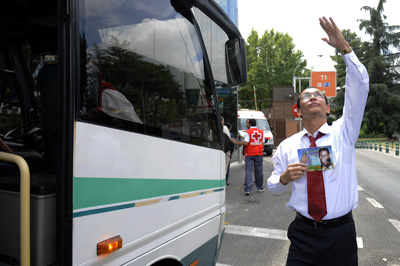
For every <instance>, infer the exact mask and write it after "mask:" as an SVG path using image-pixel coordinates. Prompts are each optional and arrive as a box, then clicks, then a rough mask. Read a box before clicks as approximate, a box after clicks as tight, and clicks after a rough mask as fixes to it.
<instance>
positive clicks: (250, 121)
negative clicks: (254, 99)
mask: <svg viewBox="0 0 400 266" xmlns="http://www.w3.org/2000/svg"><path fill="white" fill-rule="evenodd" d="M249 124H250V126H252V127H255V126H256V125H257V121H256V120H255V119H254V118H250V119H249Z"/></svg>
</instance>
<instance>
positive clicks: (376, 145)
mask: <svg viewBox="0 0 400 266" xmlns="http://www.w3.org/2000/svg"><path fill="white" fill-rule="evenodd" d="M356 149H369V150H376V151H378V150H379V151H380V152H382V150H383V149H382V141H376V140H374V141H372V140H365V141H357V142H356ZM389 150H394V152H395V155H396V156H399V142H396V148H395V149H393V148H392V149H389V141H385V152H386V153H389Z"/></svg>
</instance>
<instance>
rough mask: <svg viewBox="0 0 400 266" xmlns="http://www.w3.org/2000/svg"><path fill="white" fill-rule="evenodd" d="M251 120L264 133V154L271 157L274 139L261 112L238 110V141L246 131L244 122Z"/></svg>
mask: <svg viewBox="0 0 400 266" xmlns="http://www.w3.org/2000/svg"><path fill="white" fill-rule="evenodd" d="M251 118H254V119H255V120H256V121H257V127H258V128H259V129H261V130H262V131H264V137H265V143H264V152H265V153H266V154H267V155H272V149H273V148H274V137H273V136H272V132H271V129H270V127H269V124H268V121H267V118H266V117H265V115H264V113H263V112H261V111H257V110H249V109H239V110H238V131H239V137H240V139H241V140H242V139H244V136H245V131H246V130H247V127H246V120H247V119H251Z"/></svg>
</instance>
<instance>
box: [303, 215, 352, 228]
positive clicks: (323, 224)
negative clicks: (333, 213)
mask: <svg viewBox="0 0 400 266" xmlns="http://www.w3.org/2000/svg"><path fill="white" fill-rule="evenodd" d="M296 219H298V220H300V221H302V222H304V223H305V224H308V225H311V226H314V227H315V228H316V229H328V228H333V227H337V226H340V225H343V224H346V223H348V222H350V221H352V220H353V214H352V212H351V211H350V212H349V213H348V214H345V215H343V216H341V217H338V218H335V219H330V220H322V221H320V222H317V221H315V220H312V219H309V218H307V217H304V216H303V215H301V214H300V213H298V212H296Z"/></svg>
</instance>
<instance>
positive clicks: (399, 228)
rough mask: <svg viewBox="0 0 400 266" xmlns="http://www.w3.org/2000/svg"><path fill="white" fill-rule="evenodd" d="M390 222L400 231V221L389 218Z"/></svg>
mask: <svg viewBox="0 0 400 266" xmlns="http://www.w3.org/2000/svg"><path fill="white" fill-rule="evenodd" d="M389 222H390V223H391V224H393V226H394V227H395V228H396V229H397V231H399V232H400V222H399V221H398V220H393V219H389Z"/></svg>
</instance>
